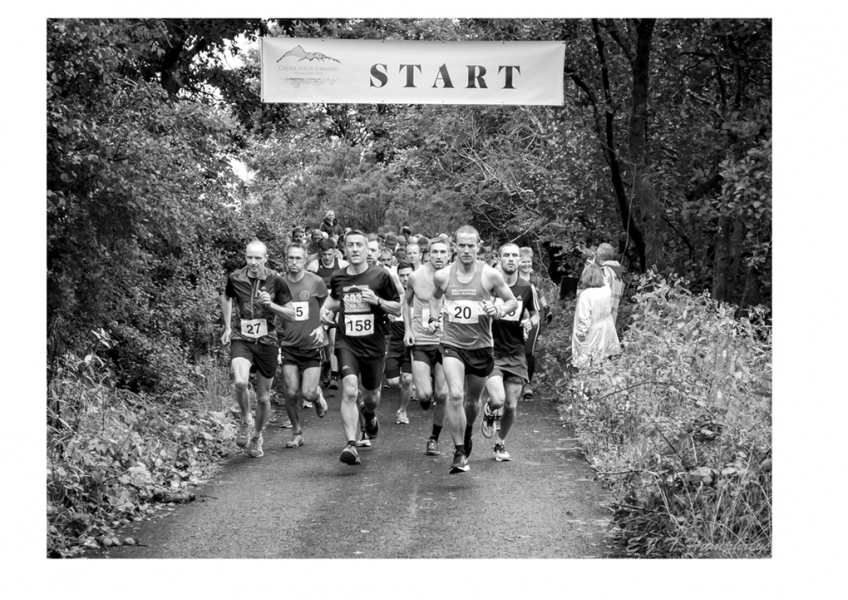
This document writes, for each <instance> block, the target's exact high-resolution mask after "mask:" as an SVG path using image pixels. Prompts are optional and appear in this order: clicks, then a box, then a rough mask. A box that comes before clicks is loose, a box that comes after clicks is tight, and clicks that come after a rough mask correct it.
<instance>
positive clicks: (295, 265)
mask: <svg viewBox="0 0 848 600" xmlns="http://www.w3.org/2000/svg"><path fill="white" fill-rule="evenodd" d="M326 241H330V240H326ZM305 263H306V248H304V247H303V245H302V244H289V247H288V248H287V249H286V272H285V274H284V275H283V279H284V280H285V282H286V284H287V285H288V287H289V291H290V292H291V295H292V298H293V301H292V307H293V308H294V315H295V316H294V321H293V322H292V323H290V324H288V325H286V327H284V328H283V331H282V334H281V339H280V352H281V355H282V358H283V378H284V381H285V388H286V412H287V413H288V416H289V419H290V420H291V422H292V439H291V440H290V441H288V442H286V448H297V447H299V446H302V445H303V429H302V428H301V425H300V405H298V402H297V391H298V388H300V392H301V394H302V395H303V400H304V402H309V406H310V408H311V407H312V403H315V412H316V413H317V414H318V417H319V418H322V419H323V418H324V415H325V414H326V413H327V401H326V400H325V399H324V395H323V394H322V393H321V388H319V387H318V377H319V374H320V372H321V349H322V348H323V346H324V327H323V325H322V324H321V317H320V308H321V305H322V304H323V302H324V299H325V298H326V297H327V286H325V285H324V282H323V281H322V280H321V278H320V277H319V276H318V275H316V274H315V273H309V272H307V271H306V270H305V269H304V265H305Z"/></svg>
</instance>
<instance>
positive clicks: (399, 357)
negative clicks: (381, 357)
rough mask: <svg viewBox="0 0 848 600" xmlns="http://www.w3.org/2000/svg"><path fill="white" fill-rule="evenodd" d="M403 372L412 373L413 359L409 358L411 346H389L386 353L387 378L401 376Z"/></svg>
mask: <svg viewBox="0 0 848 600" xmlns="http://www.w3.org/2000/svg"><path fill="white" fill-rule="evenodd" d="M401 372H403V373H410V374H411V373H412V360H411V359H410V358H409V348H404V349H403V350H401V349H399V348H389V352H388V353H387V354H386V378H387V379H394V378H395V377H400V374H401Z"/></svg>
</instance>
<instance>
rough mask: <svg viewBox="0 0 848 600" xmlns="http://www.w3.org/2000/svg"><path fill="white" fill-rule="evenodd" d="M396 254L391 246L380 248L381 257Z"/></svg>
mask: <svg viewBox="0 0 848 600" xmlns="http://www.w3.org/2000/svg"><path fill="white" fill-rule="evenodd" d="M394 255H395V253H394V252H392V251H391V249H390V248H383V249H382V250H380V258H382V257H383V256H389V257H392V256H394Z"/></svg>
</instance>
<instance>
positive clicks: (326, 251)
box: [306, 239, 348, 390]
mask: <svg viewBox="0 0 848 600" xmlns="http://www.w3.org/2000/svg"><path fill="white" fill-rule="evenodd" d="M347 265H348V262H347V261H346V260H344V259H342V258H339V252H338V247H337V244H336V242H335V241H333V240H332V239H326V240H321V242H320V243H319V244H318V257H317V258H316V259H315V260H313V261H311V262H310V263H309V264H308V265H306V270H307V271H309V272H311V273H315V274H316V275H318V276H319V277H320V278H321V280H322V281H323V282H324V285H325V286H329V285H330V275H332V274H333V273H334V272H335V271H338V270H339V269H343V268H345V267H346V266H347ZM325 333H326V334H327V335H325V336H324V350H323V352H324V356H323V362H322V363H321V385H322V386H323V387H327V386H329V387H330V389H331V390H337V389H339V384H338V383H337V381H338V379H339V365H338V362H337V361H336V355H335V354H334V353H333V348H334V347H335V343H336V328H335V327H331V328H327V329H326V330H325Z"/></svg>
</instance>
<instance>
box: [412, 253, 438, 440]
mask: <svg viewBox="0 0 848 600" xmlns="http://www.w3.org/2000/svg"><path fill="white" fill-rule="evenodd" d="M413 246H415V247H416V248H417V245H415V244H413ZM430 250H431V252H430V260H429V262H427V263H425V264H424V265H423V266H422V267H421V268H420V269H418V270H416V271H414V272H413V273H412V275H410V276H409V283H408V284H407V286H406V294H405V300H406V305H407V310H406V314H405V315H404V316H405V318H406V334H405V335H404V343H405V344H406V345H407V346H411V347H412V381H413V383H414V385H415V389H416V392H417V394H418V402H419V403H420V405H421V408H423V409H424V410H429V409H430V403H431V401H432V403H433V428H432V430H431V432H430V437H429V438H428V439H427V444H426V447H425V452H426V454H428V455H430V456H437V455H439V454H441V452H440V451H439V435H440V434H441V432H442V427H443V426H444V424H445V406H446V404H447V398H448V387H447V382H446V381H445V372H444V369H443V367H442V354H441V352H440V351H439V342H440V341H441V329H440V326H439V321H438V319H437V320H434V321H430V314H431V313H430V296H431V295H432V294H433V277H434V276H435V274H436V272H437V271H438V270H439V269H441V268H443V267H445V266H446V265H447V258H448V247H447V245H446V244H445V243H444V241H443V240H437V241H434V242H433V243H432V245H431V247H430ZM435 314H436V315H437V317H438V316H439V315H441V306H437V311H436V313H435ZM434 387H435V390H434V389H433V388H434Z"/></svg>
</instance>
